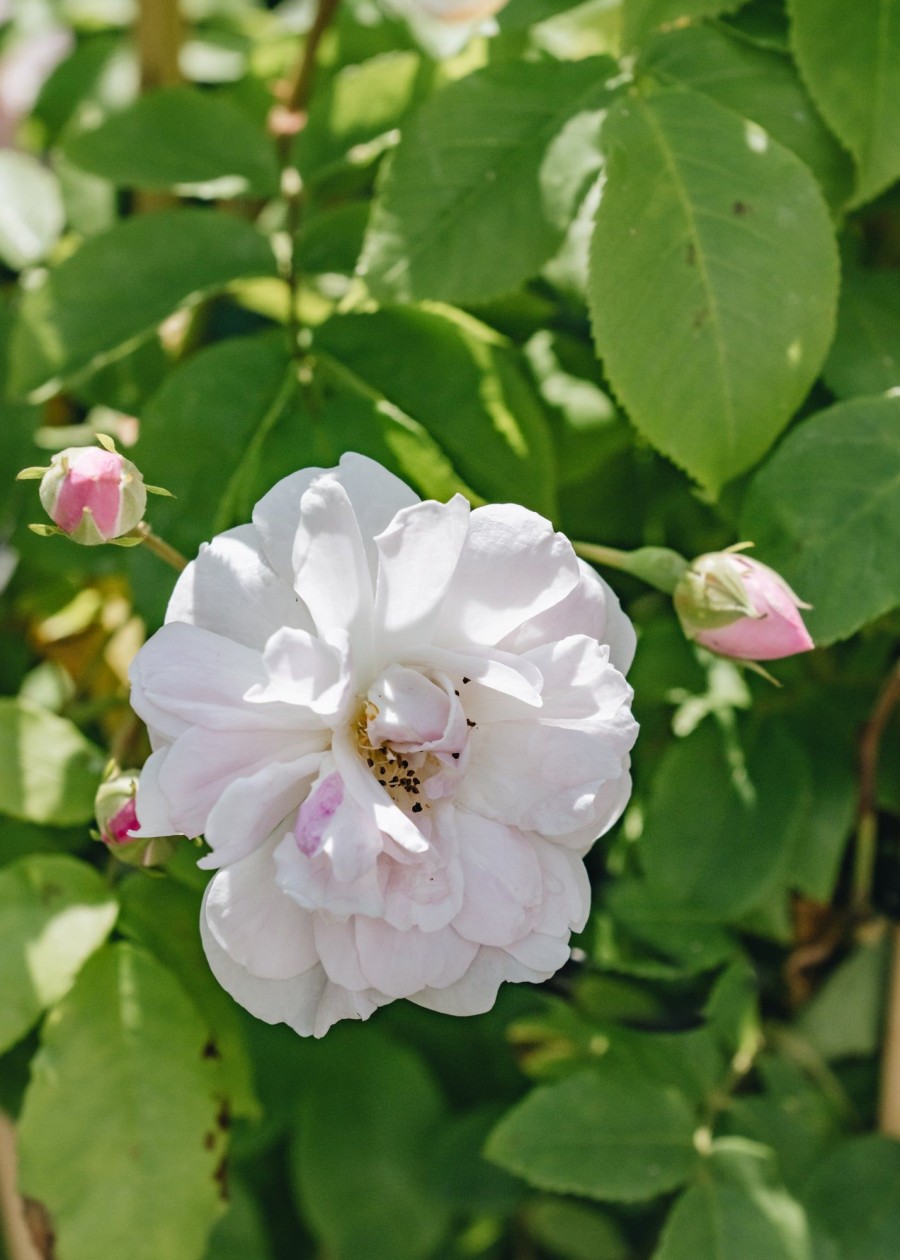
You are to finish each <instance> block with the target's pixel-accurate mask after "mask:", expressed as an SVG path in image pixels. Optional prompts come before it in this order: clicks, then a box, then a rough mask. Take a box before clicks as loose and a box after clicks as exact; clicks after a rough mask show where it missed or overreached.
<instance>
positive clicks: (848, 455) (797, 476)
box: [739, 398, 900, 643]
mask: <svg viewBox="0 0 900 1260" xmlns="http://www.w3.org/2000/svg"><path fill="white" fill-rule="evenodd" d="M739 533H740V536H741V537H743V538H752V539H753V540H754V541H755V543H756V544H757V549H758V555H759V558H760V560H764V561H765V562H766V564H770V565H771V566H772V567H773V568H775V569H777V570H778V572H779V573H781V574H782V575H783V576H784V577H785V578H786V579H787V581H788V582H789V583H790V585H791V586H792V587H793V588H794V590H795V591H797V593H798V594H799V595H800V596H801V597H802V598H804V599H806V600H808V601H809V602H810V603H811V604H812V605H813V607H812V610H811V611H810V612H808V613H804V619H805V620H806V623H807V625H808V626H809V629H810V633H811V634H812V636H813V638H814V639H815V640H816V642H817V643H833V642H834V641H835V640H836V639H846V638H848V637H849V636H850V635H851V634H853V633H854V632H855V631H856V630H858V629H859V628H860V627H861V626H864V625H865V624H866V623H867V622H869V621H874V620H875V618H876V617H880V616H881V615H882V614H883V613H886V612H889V611H890V609H892V608H896V606H897V605H898V603H900V398H858V399H855V400H853V401H852V402H844V403H838V404H837V405H836V406H834V407H829V408H828V410H827V411H822V412H819V413H818V414H817V415H815V416H813V417H811V418H810V419H809V420H806V421H805V422H804V423H803V424H802V425H800V426H799V427H798V428H797V429H796V430H795V432H793V433H791V434H789V435H788V437H787V438H786V439H785V441H784V442H783V443H782V445H781V446H780V447H779V448H778V450H777V451H776V452H775V454H774V455H773V456H772V458H771V459H770V460H769V461H768V462H767V463H766V465H765V466H764V467H763V468H762V469H761V470H760V471H759V472H758V473H757V475H756V476H755V477H754V478H753V481H752V482H751V484H750V489H749V491H748V494H747V499H746V502H745V505H744V511H743V515H742V517H741V528H740V531H739Z"/></svg>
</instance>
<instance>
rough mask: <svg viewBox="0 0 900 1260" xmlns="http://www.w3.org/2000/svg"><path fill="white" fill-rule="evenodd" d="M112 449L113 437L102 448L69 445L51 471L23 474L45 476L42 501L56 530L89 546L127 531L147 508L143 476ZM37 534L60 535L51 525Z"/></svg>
mask: <svg viewBox="0 0 900 1260" xmlns="http://www.w3.org/2000/svg"><path fill="white" fill-rule="evenodd" d="M107 443H108V445H107ZM111 447H112V443H111V442H109V439H107V440H106V442H104V445H103V448H102V449H101V448H100V447H97V446H70V447H69V448H68V449H67V450H64V451H60V452H59V453H58V454H57V455H54V456H53V458H52V459H51V461H50V467H49V468H47V469H45V470H41V469H33V468H28V469H25V470H24V472H23V473H20V474H19V476H20V477H23V476H24V477H33V476H40V477H41V486H40V497H41V503H42V504H43V506H44V509H45V511H46V512H47V515H48V516H49V517H50V519H51V520H52V521H53V524H54V525H55V526H56V529H57V530H59V531H60V532H62V533H63V534H67V535H68V536H69V537H70V538H72V539H73V540H74V541H75V542H77V543H82V544H84V545H86V546H89V547H93V546H96V545H97V544H99V543H105V542H113V541H115V540H116V539H119V538H121V537H122V535H123V534H127V533H129V531H130V530H132V529H134V527H135V525H137V524H139V522H140V521H141V520H142V519H143V516H144V509H145V508H146V506H147V487H146V486H145V485H144V479H143V477H142V476H141V474H140V472H139V471H138V469H137V468H136V467H135V466H134V464H132V462H131V460H128V459H125V457H124V456H123V455H120V454H119V452H118V451H117V450H115V448H114V447H112V449H110V448H111ZM37 532H39V533H54V532H56V531H55V530H53V529H51V528H50V527H49V526H47V527H42V528H38V529H37Z"/></svg>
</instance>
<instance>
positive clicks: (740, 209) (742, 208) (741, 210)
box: [731, 201, 750, 219]
mask: <svg viewBox="0 0 900 1260" xmlns="http://www.w3.org/2000/svg"><path fill="white" fill-rule="evenodd" d="M731 212H732V214H736V215H737V216H738V218H739V219H740V218H741V217H742V216H743V215H745V214H749V212H750V207H749V206H748V205H747V204H746V202H743V201H736V202H735V203H734V205H733V206H732V207H731Z"/></svg>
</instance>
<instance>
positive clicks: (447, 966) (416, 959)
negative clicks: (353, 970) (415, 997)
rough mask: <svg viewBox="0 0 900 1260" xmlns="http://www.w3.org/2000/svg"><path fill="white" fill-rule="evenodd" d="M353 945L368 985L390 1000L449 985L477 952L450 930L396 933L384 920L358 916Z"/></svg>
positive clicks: (446, 928)
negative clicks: (354, 943) (356, 950)
mask: <svg viewBox="0 0 900 1260" xmlns="http://www.w3.org/2000/svg"><path fill="white" fill-rule="evenodd" d="M356 945H357V949H358V950H359V958H360V964H361V966H362V969H363V974H364V975H365V976H366V978H367V979H368V981H369V983H370V985H371V986H372V987H373V988H374V989H378V990H379V991H380V992H381V993H385V994H387V996H388V997H394V998H400V997H409V995H410V994H412V993H416V992H418V990H419V989H424V988H429V987H430V988H436V989H442V988H444V987H445V986H446V985H448V984H452V983H453V981H454V980H458V979H459V977H460V976H461V975H462V974H463V972H464V971H465V970H466V968H467V967H468V966H469V964H470V963H471V962H472V959H473V958H474V957H475V955H476V953H477V952H478V946H477V945H473V944H472V943H471V942H470V941H464V940H463V938H462V937H461V936H460V935H459V934H458V933H457V932H454V930H453V928H452V927H445V928H441V929H440V931H437V932H421V931H419V929H418V928H410V929H409V930H408V931H405V932H398V931H397V930H396V929H395V928H392V927H391V926H390V925H389V924H388V923H385V921H384V919H369V918H364V917H363V916H362V915H359V916H358V917H357V919H356Z"/></svg>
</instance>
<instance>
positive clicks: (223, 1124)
mask: <svg viewBox="0 0 900 1260" xmlns="http://www.w3.org/2000/svg"><path fill="white" fill-rule="evenodd" d="M216 1124H217V1125H218V1126H219V1128H220V1129H223V1130H224V1131H225V1132H226V1133H227V1131H228V1130H229V1129H230V1128H231V1112H230V1111H229V1110H228V1103H227V1102H223V1103H222V1106H221V1107H220V1108H219V1114H218V1115H217V1116H216Z"/></svg>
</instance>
